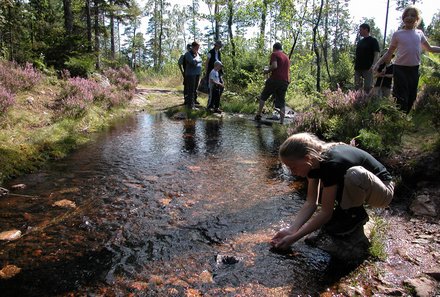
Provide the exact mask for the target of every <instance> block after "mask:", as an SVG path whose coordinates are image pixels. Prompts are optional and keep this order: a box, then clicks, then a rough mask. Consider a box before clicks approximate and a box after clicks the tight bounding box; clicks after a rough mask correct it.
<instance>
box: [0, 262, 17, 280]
mask: <svg viewBox="0 0 440 297" xmlns="http://www.w3.org/2000/svg"><path fill="white" fill-rule="evenodd" d="M20 271H21V268H19V267H17V266H15V265H6V266H5V267H3V268H2V269H1V270H0V279H10V278H13V277H14V276H16V275H17V274H19V273H20Z"/></svg>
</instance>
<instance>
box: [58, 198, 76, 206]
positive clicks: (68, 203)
mask: <svg viewBox="0 0 440 297" xmlns="http://www.w3.org/2000/svg"><path fill="white" fill-rule="evenodd" d="M52 206H58V207H66V208H76V204H75V202H73V201H70V200H67V199H63V200H59V201H56V202H55V203H54V204H52Z"/></svg>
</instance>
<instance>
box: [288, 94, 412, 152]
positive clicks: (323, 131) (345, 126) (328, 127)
mask: <svg viewBox="0 0 440 297" xmlns="http://www.w3.org/2000/svg"><path fill="white" fill-rule="evenodd" d="M408 125H409V124H408V122H407V121H406V120H405V114H404V113H403V112H402V111H400V110H399V109H398V108H397V107H396V106H395V104H394V103H393V102H391V101H390V100H386V99H382V98H375V97H369V96H366V95H365V94H364V93H362V92H352V91H349V92H346V93H344V92H342V90H340V89H338V90H336V91H325V92H324V94H323V97H322V98H318V99H317V100H315V104H314V105H312V106H309V107H308V108H307V109H306V110H305V111H303V112H301V113H297V115H296V117H295V121H294V124H293V126H292V128H291V131H290V132H291V133H297V132H301V131H308V132H312V133H315V134H317V135H318V136H321V137H323V138H325V139H326V140H332V141H342V142H346V143H348V142H350V141H351V140H352V139H353V138H354V139H355V140H356V143H357V145H358V146H360V147H361V148H364V149H367V150H368V151H370V152H371V153H373V154H376V155H383V154H387V153H389V152H391V151H393V150H394V148H395V147H396V146H397V145H399V144H400V142H401V137H402V134H403V131H405V129H407V128H408Z"/></svg>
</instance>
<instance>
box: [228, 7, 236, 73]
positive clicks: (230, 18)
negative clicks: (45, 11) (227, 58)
mask: <svg viewBox="0 0 440 297" xmlns="http://www.w3.org/2000/svg"><path fill="white" fill-rule="evenodd" d="M228 11H229V16H228V33H229V42H230V43H231V54H232V65H233V67H234V68H235V66H236V64H237V61H236V52H235V42H234V36H233V34H232V20H233V17H234V2H233V0H228Z"/></svg>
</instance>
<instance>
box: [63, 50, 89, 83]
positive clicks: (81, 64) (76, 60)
mask: <svg viewBox="0 0 440 297" xmlns="http://www.w3.org/2000/svg"><path fill="white" fill-rule="evenodd" d="M65 68H66V69H67V70H68V71H69V73H70V75H71V76H72V77H75V76H79V77H83V78H86V77H88V76H89V75H90V74H91V73H92V72H93V71H94V70H95V57H94V56H92V55H84V56H80V57H70V58H69V60H68V61H66V62H65Z"/></svg>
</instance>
